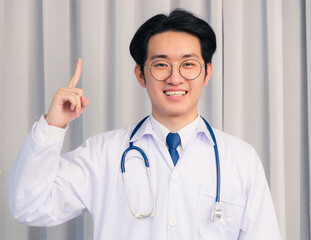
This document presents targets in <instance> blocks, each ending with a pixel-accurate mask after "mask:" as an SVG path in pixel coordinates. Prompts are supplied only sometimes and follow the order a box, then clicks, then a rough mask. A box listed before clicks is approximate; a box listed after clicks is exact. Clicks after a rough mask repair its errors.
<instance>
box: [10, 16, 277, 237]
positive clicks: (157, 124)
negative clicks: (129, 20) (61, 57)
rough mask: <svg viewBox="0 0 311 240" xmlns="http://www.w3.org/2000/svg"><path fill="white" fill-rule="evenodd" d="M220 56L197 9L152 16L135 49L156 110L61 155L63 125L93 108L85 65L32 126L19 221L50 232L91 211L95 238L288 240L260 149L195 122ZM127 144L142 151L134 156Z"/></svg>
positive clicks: (16, 212) (23, 159) (17, 197)
mask: <svg viewBox="0 0 311 240" xmlns="http://www.w3.org/2000/svg"><path fill="white" fill-rule="evenodd" d="M215 49H216V39H215V34H214V32H213V30H212V29H211V28H210V26H209V25H208V24H207V23H206V22H205V21H203V20H201V19H199V18H197V17H195V16H193V15H192V14H190V13H188V12H185V11H180V10H178V11H173V12H172V13H171V14H170V15H169V16H165V15H157V16H155V17H153V18H151V19H149V20H148V21H147V22H146V23H144V24H143V25H142V26H141V27H140V28H139V29H138V31H137V32H136V34H135V36H134V38H133V40H132V42H131V45H130V51H131V54H132V56H133V58H134V59H135V61H136V63H137V65H136V67H135V74H136V77H137V80H138V82H139V84H140V85H141V86H142V87H144V88H146V89H147V91H148V95H149V97H150V100H151V104H152V114H151V115H150V116H149V117H148V118H147V119H145V120H144V121H143V122H141V123H140V124H139V125H137V126H132V127H129V128H126V129H121V130H115V131H111V132H107V133H103V134H99V135H96V136H94V137H92V138H89V139H88V140H86V142H85V143H84V144H83V145H82V146H80V147H79V148H77V149H76V150H74V151H72V152H69V153H67V154H64V155H62V156H60V149H61V146H62V142H63V139H64V134H65V131H66V130H65V127H66V125H67V124H68V123H69V122H70V121H72V120H74V119H75V118H76V117H78V116H79V115H80V114H81V113H82V112H83V111H84V110H85V108H86V107H87V106H88V100H87V99H86V98H85V97H84V95H83V92H82V90H81V89H77V88H76V85H77V83H78V81H79V78H80V74H81V64H82V63H81V59H79V61H78V63H77V67H76V71H75V73H74V75H73V77H72V79H71V80H70V82H69V84H68V86H67V87H65V88H61V89H60V90H59V91H58V92H57V93H56V95H55V97H54V99H53V102H52V104H51V107H50V109H49V111H48V114H47V115H46V116H45V117H41V119H40V120H39V122H37V123H36V124H35V125H34V127H33V129H32V131H31V133H30V134H29V136H28V138H27V140H26V142H25V144H24V145H23V147H22V149H21V151H20V153H19V156H18V158H17V160H16V162H15V164H14V166H13V168H12V171H11V175H10V209H11V212H12V215H13V216H14V218H15V219H17V220H18V221H20V222H23V223H26V224H29V225H34V226H52V225H56V224H60V223H63V222H65V221H68V220H69V219H72V218H74V217H76V216H78V215H80V214H82V213H84V212H86V211H89V212H90V213H91V214H92V215H93V220H94V239H144V240H145V239H154V240H159V239H161V240H162V239H178V240H180V239H213V240H214V239H252V240H254V239H274V240H275V239H280V234H279V230H278V225H277V221H276V216H275V211H274V207H273V203H272V199H271V196H270V192H269V188H268V184H267V181H266V178H265V175H264V171H263V168H262V165H261V162H260V160H259V158H258V156H257V154H256V153H255V151H254V150H253V148H252V147H251V146H249V145H248V144H247V143H245V142H243V141H241V140H239V139H236V138H234V137H232V136H229V135H227V134H225V133H223V132H220V131H218V130H214V131H212V130H211V129H209V128H208V125H207V124H206V123H205V122H204V120H203V119H202V118H201V117H200V116H199V115H198V101H199V98H200V96H201V92H202V90H203V88H204V86H206V85H207V84H208V80H209V78H210V76H211V74H212V64H211V59H212V55H213V53H214V51H215ZM171 133H173V134H171ZM176 133H178V134H176ZM214 134H215V136H214ZM214 137H216V139H215V138H214ZM172 143H175V146H171V144H172ZM216 143H217V144H216ZM129 144H131V145H132V147H131V148H130V149H132V150H133V149H134V151H128V152H127V150H128V146H129ZM215 146H218V151H219V163H217V161H216V159H217V157H216V155H217V153H216V147H215ZM125 150H126V151H125ZM124 151H125V154H124V155H123V152H124ZM140 151H143V153H140ZM144 153H146V155H147V157H148V162H147V160H146V165H147V166H149V164H150V172H151V177H150V181H149V180H148V176H149V175H147V174H146V170H145V165H144V164H143V160H142V157H141V155H140V154H142V155H143V154H144ZM122 155H123V156H124V157H122ZM121 159H122V163H121ZM120 163H121V164H120ZM120 165H121V167H120ZM217 165H219V169H220V173H217V169H218V166H217ZM121 168H122V171H125V172H126V173H125V175H124V176H126V178H124V177H123V174H122V173H121ZM148 171H149V170H148ZM34 173H36V174H34ZM217 178H219V179H218V180H216V179H217ZM220 180H221V188H220V193H219V194H220V195H219V196H218V193H217V196H216V189H217V186H220ZM219 199H220V201H219Z"/></svg>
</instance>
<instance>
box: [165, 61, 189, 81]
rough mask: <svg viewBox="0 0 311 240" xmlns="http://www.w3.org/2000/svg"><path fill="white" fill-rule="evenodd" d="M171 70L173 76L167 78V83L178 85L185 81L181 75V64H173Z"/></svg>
mask: <svg viewBox="0 0 311 240" xmlns="http://www.w3.org/2000/svg"><path fill="white" fill-rule="evenodd" d="M171 71H172V73H171V76H170V77H169V78H168V79H166V82H167V83H169V84H172V85H178V84H181V83H183V82H185V79H184V78H183V76H181V75H180V72H179V65H172V69H171Z"/></svg>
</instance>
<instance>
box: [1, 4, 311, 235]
mask: <svg viewBox="0 0 311 240" xmlns="http://www.w3.org/2000/svg"><path fill="white" fill-rule="evenodd" d="M176 7H181V8H185V9H187V10H190V11H192V12H194V13H195V14H197V15H198V16H200V17H202V18H204V19H205V20H207V21H208V22H209V23H210V24H211V26H212V27H213V28H214V30H215V32H216V35H217V43H218V48H217V52H216V54H215V56H214V59H213V70H214V72H213V77H212V79H211V80H210V83H209V85H208V86H207V88H205V92H204V93H203V96H202V98H201V102H200V113H201V115H203V116H205V117H206V118H207V119H208V121H209V122H210V123H211V124H212V125H213V126H214V127H216V128H218V129H221V130H224V131H225V132H228V133H230V134H233V135H235V136H238V137H240V138H242V139H244V140H246V141H247V142H249V143H250V144H252V145H253V146H254V147H255V149H256V150H257V152H258V154H259V156H260V157H261V160H262V162H263V165H264V168H265V172H266V176H267V179H268V182H269V185H270V189H271V193H272V197H273V200H274V203H275V208H276V211H277V216H278V222H279V226H280V230H281V234H282V238H283V239H289V240H290V239H295V240H296V239H310V238H311V234H310V199H311V195H310V172H311V171H310V170H311V168H310V147H311V144H310V136H311V120H310V119H311V0H299V1H292V0H283V1H282V0H273V1H269V0H234V1H233V0H197V1H184V0H171V1H168V0H154V1H144V0H127V1H121V0H116V1H115V0H106V1H104V0H90V1H83V0H76V1H74V0H54V1H48V0H43V1H40V0H29V1H17V0H0V104H1V114H0V126H1V128H0V159H1V160H0V191H1V194H0V213H1V217H0V239H8V240H13V239H14V240H15V239H18V240H23V239H31V240H37V239H38V240H39V239H40V240H44V239H48V240H52V239H55V240H56V239H57V240H59V239H68V240H69V239H81V240H88V239H92V224H93V223H92V217H91V216H90V215H89V214H85V215H83V216H80V217H78V218H76V219H74V220H72V221H70V222H68V223H65V224H63V225H60V226H57V227H51V228H34V227H27V226H24V225H21V224H19V223H16V222H15V221H14V220H13V219H12V218H11V216H10V213H9V208H8V174H9V170H10V167H11V166H12V163H13V161H14V159H15V157H16V156H17V153H18V150H19V148H20V147H21V145H22V143H23V141H24V139H25V137H26V135H27V133H28V132H29V130H30V128H31V126H32V125H33V123H34V122H35V121H36V120H38V119H39V117H40V116H41V115H42V114H44V113H46V112H47V111H48V107H49V105H50V103H51V100H52V98H53V96H54V94H55V92H56V91H57V89H58V88H60V87H62V86H65V85H66V84H67V82H68V81H69V79H70V76H71V74H72V73H73V71H74V67H75V62H76V61H77V59H78V57H80V56H81V57H82V59H83V72H82V78H81V80H80V82H79V87H81V88H83V90H84V93H85V95H86V96H87V97H88V98H89V100H90V106H89V107H88V109H87V110H86V112H85V113H84V114H83V116H82V117H80V118H79V119H78V120H76V121H74V122H72V123H71V124H70V128H69V130H68V132H67V136H66V140H65V145H64V147H63V151H68V150H71V149H73V148H75V147H77V146H78V145H80V144H81V143H82V141H83V140H85V139H86V138H87V137H89V136H91V135H94V134H96V133H98V132H102V131H107V130H110V129H115V128H120V127H125V126H128V125H130V124H132V123H134V122H137V121H138V120H139V119H141V118H142V117H143V116H145V115H147V114H149V113H150V110H151V108H150V103H149V100H148V96H147V94H146V92H145V90H144V89H142V88H141V87H140V86H139V84H138V83H137V81H136V79H135V76H134V73H133V69H134V62H133V60H132V59H131V57H130V54H129V51H128V46H129V42H130V40H131V38H132V36H133V34H134V32H135V31H136V29H137V28H138V27H139V26H140V24H142V23H143V22H144V21H145V20H147V19H148V18H150V17H151V16H153V15H155V14H157V13H169V11H170V10H171V9H173V8H176Z"/></svg>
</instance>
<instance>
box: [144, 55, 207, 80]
mask: <svg viewBox="0 0 311 240" xmlns="http://www.w3.org/2000/svg"><path fill="white" fill-rule="evenodd" d="M203 66H204V64H201V63H200V62H199V61H198V60H196V59H187V60H185V61H183V62H182V63H181V64H180V65H179V69H178V70H179V73H180V75H181V76H182V77H183V78H184V79H186V80H194V79H196V78H197V77H198V76H199V75H200V74H201V71H202V67H203ZM145 67H146V68H149V69H150V73H151V76H152V77H153V78H154V79H156V80H158V81H165V80H166V79H168V78H169V77H170V76H171V75H172V72H173V65H172V64H170V63H168V62H167V61H164V60H157V61H154V62H153V63H151V65H150V66H145Z"/></svg>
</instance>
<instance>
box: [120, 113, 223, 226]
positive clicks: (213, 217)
mask: <svg viewBox="0 0 311 240" xmlns="http://www.w3.org/2000/svg"><path fill="white" fill-rule="evenodd" d="M147 118H148V116H147V117H145V118H144V119H143V120H141V121H140V122H139V123H138V124H137V125H136V127H135V128H134V130H133V132H132V134H131V136H130V140H129V141H130V146H129V147H128V148H127V149H126V150H125V151H124V153H123V154H122V158H121V172H122V174H123V180H124V185H125V191H126V196H127V201H128V205H129V208H130V211H131V213H132V214H133V216H134V217H136V218H137V219H144V218H148V217H152V216H154V210H155V194H154V188H153V184H152V180H151V172H150V165H149V161H148V158H147V156H146V154H145V152H144V151H143V150H142V149H141V148H140V147H137V146H134V145H133V142H131V139H132V138H133V136H134V135H135V133H136V132H137V130H138V129H139V128H140V127H141V125H142V124H143V123H144V121H145V120H146V119H147ZM201 118H202V119H203V121H204V123H205V125H206V127H207V129H208V131H209V133H210V135H211V137H212V139H213V141H214V152H215V161H216V180H217V183H216V199H215V206H214V209H213V211H212V215H211V220H212V221H215V220H219V219H221V216H222V210H221V208H220V206H219V202H220V166H219V154H218V147H217V142H216V137H215V134H214V132H213V129H212V128H211V126H210V125H209V124H208V122H207V121H206V120H205V119H204V118H203V117H201ZM131 150H136V151H138V152H139V153H140V154H141V156H142V157H143V159H144V161H145V166H146V171H147V174H148V178H149V184H150V188H151V194H152V199H153V204H152V209H151V211H150V212H148V213H146V214H139V213H135V212H134V210H133V208H132V204H131V199H130V197H129V190H128V184H127V178H126V174H125V167H124V163H125V158H126V155H127V154H128V152H129V151H131Z"/></svg>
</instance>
